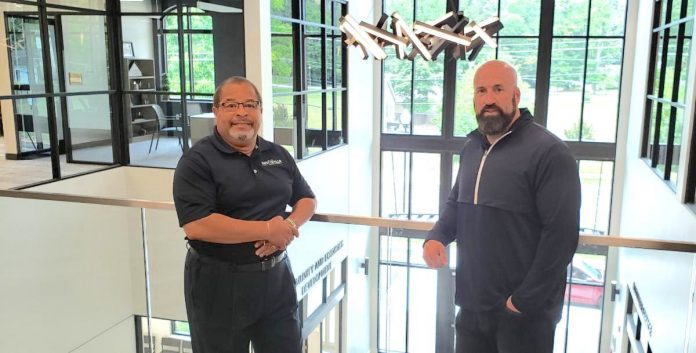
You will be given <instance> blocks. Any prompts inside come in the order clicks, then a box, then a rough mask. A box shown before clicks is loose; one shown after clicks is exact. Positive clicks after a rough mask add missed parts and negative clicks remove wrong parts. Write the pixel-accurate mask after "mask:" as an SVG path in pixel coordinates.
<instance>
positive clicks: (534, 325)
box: [455, 308, 557, 353]
mask: <svg viewBox="0 0 696 353" xmlns="http://www.w3.org/2000/svg"><path fill="white" fill-rule="evenodd" d="M556 322H557V321H556V320H555V319H553V318H550V317H546V316H538V317H528V316H524V315H519V314H515V313H512V312H510V311H509V310H507V309H505V308H502V309H500V310H495V311H491V312H484V313H475V312H471V311H466V310H460V311H459V313H458V314H457V321H456V331H457V341H456V349H455V351H456V352H457V353H552V352H553V340H554V336H555V331H556Z"/></svg>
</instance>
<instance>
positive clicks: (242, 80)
mask: <svg viewBox="0 0 696 353" xmlns="http://www.w3.org/2000/svg"><path fill="white" fill-rule="evenodd" d="M232 83H246V84H248V85H250V86H251V87H252V88H253V89H254V93H256V98H257V99H258V100H259V105H261V103H262V99H261V93H259V89H258V88H256V85H255V84H254V83H253V82H251V81H249V80H248V79H247V78H246V77H242V76H232V77H228V78H226V79H225V80H224V81H222V83H220V84H219V85H218V86H217V88H215V95H214V96H213V107H217V106H218V105H219V104H220V91H222V87H225V86H226V85H229V84H232Z"/></svg>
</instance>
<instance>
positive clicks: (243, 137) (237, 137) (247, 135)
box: [227, 128, 254, 142]
mask: <svg viewBox="0 0 696 353" xmlns="http://www.w3.org/2000/svg"><path fill="white" fill-rule="evenodd" d="M227 134H228V135H229V136H230V137H231V138H232V140H233V141H237V142H246V141H247V140H251V139H252V138H253V137H254V132H253V131H248V132H232V128H230V130H229V131H228V132H227Z"/></svg>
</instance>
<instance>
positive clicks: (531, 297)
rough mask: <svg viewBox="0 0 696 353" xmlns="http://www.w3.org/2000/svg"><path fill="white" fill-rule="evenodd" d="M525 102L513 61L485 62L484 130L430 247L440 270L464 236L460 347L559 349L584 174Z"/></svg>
mask: <svg viewBox="0 0 696 353" xmlns="http://www.w3.org/2000/svg"><path fill="white" fill-rule="evenodd" d="M519 102H520V89H519V88H518V87H517V73H516V72H515V69H513V68H512V67H511V66H510V65H509V64H507V63H505V62H502V61H489V62H486V63H485V64H483V65H481V66H480V67H479V68H478V70H477V71H476V74H475V76H474V110H475V113H476V121H477V123H478V129H476V130H474V131H472V132H471V133H469V135H468V136H467V139H466V141H465V142H464V146H463V148H462V150H461V152H460V166H459V172H458V175H457V180H456V183H455V184H454V187H453V188H452V192H451V193H450V196H449V198H448V200H447V203H446V205H445V207H444V209H443V211H442V213H441V214H440V218H439V220H438V221H437V223H436V224H435V226H434V227H433V229H432V230H430V232H429V233H428V238H427V240H426V242H425V243H424V245H423V258H424V260H425V262H426V263H427V264H428V266H429V267H431V268H438V267H442V266H445V265H447V252H446V251H445V246H446V245H448V244H449V243H451V242H453V241H456V242H457V277H456V293H455V302H456V304H457V305H458V306H459V308H460V311H459V314H458V315H457V318H456V325H455V326H456V333H457V340H456V342H457V344H456V345H457V346H456V352H457V353H463V352H475V353H489V352H490V353H529V352H534V353H545V352H548V353H551V352H553V341H554V332H555V327H556V323H557V322H558V320H559V319H560V317H561V309H562V307H563V295H564V292H565V283H566V269H567V266H568V263H570V261H571V259H572V257H573V254H574V253H575V250H576V248H577V245H578V230H579V214H580V180H579V176H578V169H577V164H576V162H575V159H574V158H573V156H572V155H571V153H570V150H569V149H568V147H567V146H566V145H565V143H563V141H561V140H560V139H559V138H557V137H556V136H554V135H553V134H552V133H551V132H549V131H548V130H546V129H545V128H544V127H542V126H540V125H538V124H536V123H535V122H534V119H533V117H532V115H531V114H530V112H529V111H528V110H527V109H525V108H518V105H519Z"/></svg>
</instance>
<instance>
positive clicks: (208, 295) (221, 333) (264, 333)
mask: <svg viewBox="0 0 696 353" xmlns="http://www.w3.org/2000/svg"><path fill="white" fill-rule="evenodd" d="M184 291H185V293H184V294H185V299H186V313H187V315H188V320H189V327H190V328H191V343H192V346H193V351H194V352H195V353H242V352H244V353H248V352H249V343H250V342H251V344H252V345H253V347H254V351H255V353H278V352H287V353H300V352H301V346H302V342H301V333H300V326H299V319H298V316H297V294H296V292H295V277H294V276H293V273H292V269H291V268H290V263H289V261H288V259H287V258H285V259H284V260H283V261H282V262H280V263H279V264H277V265H276V266H275V267H273V268H271V269H269V270H266V271H263V272H261V271H257V272H238V271H235V270H234V267H233V266H231V265H229V264H226V263H224V262H221V261H218V260H215V259H211V258H209V257H206V256H203V255H198V254H195V253H193V252H191V251H189V252H188V254H187V255H186V266H185V269H184Z"/></svg>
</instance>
